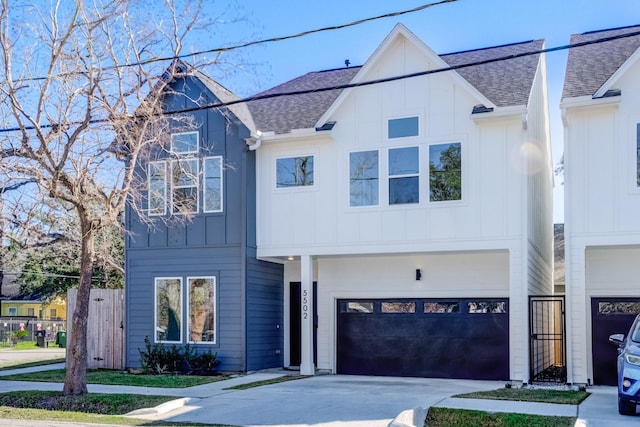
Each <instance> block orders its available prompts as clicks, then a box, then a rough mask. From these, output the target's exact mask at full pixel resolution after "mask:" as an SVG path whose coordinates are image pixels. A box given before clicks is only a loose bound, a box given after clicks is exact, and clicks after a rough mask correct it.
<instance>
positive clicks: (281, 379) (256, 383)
mask: <svg viewBox="0 0 640 427" xmlns="http://www.w3.org/2000/svg"><path fill="white" fill-rule="evenodd" d="M302 378H309V377H305V376H302V375H289V376H284V377H278V378H273V379H270V380H262V381H254V382H252V383H246V384H238V385H234V386H233V387H227V388H225V390H246V389H248V388H254V387H261V386H263V385H269V384H278V383H283V382H287V381H293V380H300V379H302Z"/></svg>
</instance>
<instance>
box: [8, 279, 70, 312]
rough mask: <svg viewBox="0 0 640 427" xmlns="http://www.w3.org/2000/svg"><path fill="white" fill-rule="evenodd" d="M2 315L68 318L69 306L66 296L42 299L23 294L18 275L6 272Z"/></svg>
mask: <svg viewBox="0 0 640 427" xmlns="http://www.w3.org/2000/svg"><path fill="white" fill-rule="evenodd" d="M0 305H1V307H2V309H1V310H0V316H2V317H35V318H38V319H41V320H66V318H67V308H66V307H67V306H66V302H65V300H64V298H60V297H57V298H53V299H52V300H51V301H41V298H40V296H39V295H21V294H20V285H19V284H18V282H16V276H15V275H13V274H6V275H5V276H4V277H3V283H2V293H1V294H0Z"/></svg>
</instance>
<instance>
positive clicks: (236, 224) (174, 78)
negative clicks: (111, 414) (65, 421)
mask: <svg viewBox="0 0 640 427" xmlns="http://www.w3.org/2000/svg"><path fill="white" fill-rule="evenodd" d="M165 77H166V78H167V79H168V82H169V88H168V90H167V91H166V92H165V95H164V105H165V108H166V111H172V110H178V109H184V108H191V107H197V106H199V105H210V104H213V103H219V102H227V101H230V100H234V99H236V97H235V96H233V95H232V94H231V93H230V92H229V91H228V90H226V89H225V88H223V87H222V86H220V85H218V84H217V83H216V82H214V81H213V80H211V79H209V78H208V77H207V76H205V75H203V74H202V73H200V72H198V71H196V70H194V69H192V68H190V67H189V66H188V65H186V64H183V63H181V62H177V63H175V64H173V65H172V66H171V67H170V68H169V70H168V71H167V73H166V74H165ZM188 117H190V118H191V121H190V123H189V122H182V123H180V122H177V121H175V122H173V123H172V126H174V125H175V126H174V127H173V128H172V129H171V130H170V132H169V134H167V135H166V141H165V143H164V144H163V146H162V147H157V150H155V151H154V152H153V153H151V155H152V156H153V157H151V161H150V162H145V163H144V164H141V165H139V166H140V170H141V171H147V172H148V176H147V179H148V184H149V188H150V193H149V194H147V196H146V197H145V199H144V200H143V201H135V203H140V205H139V206H138V209H137V210H136V209H132V207H131V205H130V206H128V207H127V210H126V229H127V233H126V288H125V289H126V296H125V307H126V313H125V337H126V338H125V339H126V350H125V353H126V354H125V365H126V366H129V367H135V366H140V354H139V350H143V349H144V348H145V338H148V339H149V340H150V342H151V343H154V344H155V343H163V344H167V345H168V346H171V345H174V344H175V345H178V346H182V345H186V344H190V345H191V347H192V348H195V349H196V351H199V352H206V351H208V350H211V351H212V352H213V353H216V354H217V356H218V359H219V360H220V361H221V362H222V363H221V365H220V369H223V370H228V371H247V370H256V369H263V368H269V367H277V366H282V349H283V342H282V341H283V334H282V331H283V329H282V311H283V307H282V303H283V295H282V292H283V291H282V281H283V276H282V271H283V268H282V265H281V264H275V263H270V262H266V261H260V260H257V259H256V245H255V222H256V219H255V216H256V213H255V198H256V195H255V155H254V153H253V152H252V151H249V150H248V149H247V145H246V142H245V138H249V137H250V134H251V132H252V131H253V122H252V119H251V116H250V115H249V114H248V111H247V109H246V106H245V105H243V104H238V105H236V106H233V107H230V108H222V109H211V108H209V109H205V110H200V111H194V112H192V113H189V114H188ZM140 211H146V212H145V213H144V214H143V215H144V216H145V218H140V217H139V216H138V214H137V212H140ZM167 368H169V369H171V367H167Z"/></svg>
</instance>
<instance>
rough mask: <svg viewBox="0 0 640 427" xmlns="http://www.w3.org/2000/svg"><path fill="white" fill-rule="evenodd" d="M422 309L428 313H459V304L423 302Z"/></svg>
mask: <svg viewBox="0 0 640 427" xmlns="http://www.w3.org/2000/svg"><path fill="white" fill-rule="evenodd" d="M423 309H424V312H425V313H428V314H431V313H435V314H446V313H459V312H460V304H459V303H457V302H425V303H424V307H423Z"/></svg>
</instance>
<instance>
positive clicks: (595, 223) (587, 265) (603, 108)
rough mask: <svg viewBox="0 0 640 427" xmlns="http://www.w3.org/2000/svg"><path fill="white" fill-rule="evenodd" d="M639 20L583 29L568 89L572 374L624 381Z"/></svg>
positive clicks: (637, 200)
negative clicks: (621, 347) (619, 362)
mask: <svg viewBox="0 0 640 427" xmlns="http://www.w3.org/2000/svg"><path fill="white" fill-rule="evenodd" d="M637 31H640V26H634V27H627V28H617V29H611V30H602V31H594V32H588V33H584V34H574V35H572V36H571V43H572V44H575V43H588V42H590V41H594V40H598V39H602V38H611V40H610V41H607V42H602V43H595V44H587V45H585V46H582V47H578V48H573V49H571V50H570V51H569V56H568V61H567V70H566V76H565V81H564V89H563V94H562V102H561V109H562V118H563V123H564V129H565V141H564V144H565V145H564V160H565V209H564V211H565V239H566V297H567V310H568V312H569V313H571V315H570V316H567V331H568V334H567V335H568V337H569V341H568V343H567V350H568V381H569V382H573V383H593V384H615V382H616V368H615V360H616V347H615V346H613V345H611V344H610V343H609V342H608V336H609V335H610V334H613V333H625V332H626V331H627V330H628V327H629V325H630V324H631V320H632V319H633V318H634V317H635V314H636V313H640V285H639V282H638V278H640V262H638V260H640V222H639V220H638V213H639V212H640V61H639V59H640V51H639V49H638V48H639V47H640V36H637V35H635V36H632V37H629V36H628V35H629V34H630V33H633V32H637Z"/></svg>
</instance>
